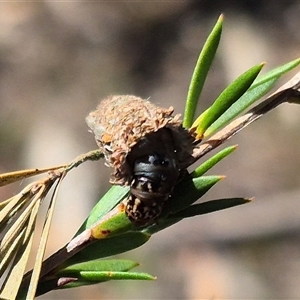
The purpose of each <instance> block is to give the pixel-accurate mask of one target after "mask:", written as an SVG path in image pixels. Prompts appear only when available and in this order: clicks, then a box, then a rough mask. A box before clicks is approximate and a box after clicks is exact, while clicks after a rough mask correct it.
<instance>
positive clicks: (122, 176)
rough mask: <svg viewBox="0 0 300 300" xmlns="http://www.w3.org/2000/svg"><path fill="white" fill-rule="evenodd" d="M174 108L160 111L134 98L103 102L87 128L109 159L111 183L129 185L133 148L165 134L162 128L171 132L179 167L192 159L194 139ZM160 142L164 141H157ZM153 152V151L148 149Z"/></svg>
mask: <svg viewBox="0 0 300 300" xmlns="http://www.w3.org/2000/svg"><path fill="white" fill-rule="evenodd" d="M173 111H174V109H173V107H170V108H168V109H165V108H161V107H157V106H155V105H154V104H152V103H151V102H149V101H147V100H143V99H141V98H139V97H136V96H132V95H112V96H108V97H107V98H105V99H104V100H102V101H101V103H100V104H99V106H98V107H97V109H96V110H95V111H93V112H91V113H90V114H89V115H88V116H87V118H86V122H87V125H88V126H89V127H90V129H91V130H92V132H93V134H94V135H95V139H96V142H97V144H98V146H99V148H100V150H101V151H102V152H103V154H104V155H105V158H106V164H107V165H108V166H110V167H113V168H114V172H113V174H112V177H111V180H110V182H111V183H113V184H121V185H128V184H130V182H129V181H130V177H131V170H130V166H129V164H128V162H127V160H126V157H127V155H128V154H129V153H130V152H131V151H132V149H133V147H134V146H135V145H136V144H137V143H138V142H139V141H140V140H141V139H143V138H147V135H150V134H152V133H154V132H157V134H163V132H164V130H162V131H161V133H159V132H160V129H162V128H168V129H170V131H171V135H172V139H173V141H174V144H175V148H176V150H175V151H176V156H177V161H178V166H179V168H180V165H181V164H182V163H183V162H184V161H185V160H186V159H188V158H189V157H190V155H191V154H192V150H193V147H194V146H193V142H194V136H193V134H192V133H191V132H190V131H188V130H186V129H184V128H183V127H182V121H181V120H180V115H175V116H173V115H172V114H173ZM158 140H161V141H163V140H164V138H163V137H162V138H161V139H160V138H159V137H158ZM149 150H151V149H149Z"/></svg>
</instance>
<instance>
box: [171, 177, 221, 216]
mask: <svg viewBox="0 0 300 300" xmlns="http://www.w3.org/2000/svg"><path fill="white" fill-rule="evenodd" d="M222 178H224V177H223V176H202V177H197V178H192V177H190V176H189V177H188V178H187V179H185V180H183V181H182V182H180V183H179V184H178V185H177V186H176V188H175V190H174V193H173V195H172V199H171V204H170V205H171V213H175V212H177V211H180V210H182V209H184V208H186V207H188V206H189V205H191V204H192V203H194V202H195V201H197V200H198V199H199V198H201V197H202V196H203V195H204V194H205V193H206V192H207V191H208V190H209V189H210V188H212V187H213V186H214V185H215V184H216V183H217V182H219V181H220V180H221V179H222Z"/></svg>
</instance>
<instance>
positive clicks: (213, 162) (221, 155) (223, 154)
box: [191, 145, 237, 178]
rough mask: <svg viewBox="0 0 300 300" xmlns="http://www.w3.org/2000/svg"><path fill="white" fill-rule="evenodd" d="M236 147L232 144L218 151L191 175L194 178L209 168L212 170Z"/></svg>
mask: <svg viewBox="0 0 300 300" xmlns="http://www.w3.org/2000/svg"><path fill="white" fill-rule="evenodd" d="M236 148H237V145H236V146H230V147H227V148H225V149H223V150H221V151H220V152H218V153H217V154H215V155H214V156H212V157H211V158H209V159H208V160H206V161H205V162H204V163H202V164H201V165H200V166H199V167H197V168H196V169H195V170H194V171H193V172H192V173H191V176H192V177H194V178H196V177H200V176H202V175H203V174H205V173H206V172H207V171H208V170H210V169H211V168H212V167H213V166H215V165H216V164H217V163H218V162H219V161H221V160H222V159H223V158H225V157H226V156H227V155H229V154H230V153H232V152H233V151H234V150H236Z"/></svg>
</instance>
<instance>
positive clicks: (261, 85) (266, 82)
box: [205, 59, 300, 137]
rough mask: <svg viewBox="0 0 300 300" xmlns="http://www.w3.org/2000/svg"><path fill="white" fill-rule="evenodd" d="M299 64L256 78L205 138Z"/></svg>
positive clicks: (261, 95) (294, 63) (209, 129)
mask: <svg viewBox="0 0 300 300" xmlns="http://www.w3.org/2000/svg"><path fill="white" fill-rule="evenodd" d="M299 64H300V59H296V60H294V61H292V62H289V63H287V64H284V65H282V66H280V67H277V68H276V69H274V70H271V71H269V72H268V73H266V74H264V75H261V76H259V77H257V78H256V79H255V81H254V82H253V84H252V85H251V87H250V88H249V90H248V91H247V92H246V93H245V94H244V95H243V96H242V97H241V98H240V99H239V100H238V101H236V102H235V103H234V104H233V105H232V106H231V107H230V108H229V109H228V110H227V111H226V112H225V113H224V114H223V115H222V116H221V117H220V118H219V119H218V120H217V121H216V122H214V123H213V124H212V125H211V126H210V127H209V128H208V129H207V130H206V132H205V136H206V137H207V136H210V135H211V134H213V133H215V132H216V131H217V130H219V129H220V128H222V127H223V126H225V125H226V124H228V123H229V122H230V121H231V120H233V119H234V118H235V117H236V116H238V115H239V114H240V113H242V112H243V111H245V110H246V109H247V108H248V107H249V106H250V105H252V104H253V103H254V102H255V101H257V100H258V99H260V98H261V97H263V96H264V95H265V94H266V93H268V92H269V91H270V90H271V88H272V87H273V86H274V84H275V83H276V82H277V81H278V79H279V78H280V77H281V76H282V75H283V74H285V73H286V72H288V71H290V70H292V69H293V68H295V67H296V66H298V65H299Z"/></svg>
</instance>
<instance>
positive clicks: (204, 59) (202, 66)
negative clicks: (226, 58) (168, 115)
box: [183, 15, 223, 128]
mask: <svg viewBox="0 0 300 300" xmlns="http://www.w3.org/2000/svg"><path fill="white" fill-rule="evenodd" d="M222 25H223V15H221V16H220V17H219V19H218V21H217V23H216V25H215V26H214V28H213V30H212V32H211V33H210V35H209V36H208V38H207V40H206V42H205V44H204V46H203V48H202V50H201V53H200V55H199V58H198V61H197V64H196V66H195V69H194V73H193V75H192V79H191V82H190V86H189V90H188V95H187V100H186V106H185V110H184V116H183V126H184V127H185V128H189V127H191V125H192V123H193V119H194V115H195V111H196V108H197V103H198V99H199V97H200V94H201V91H202V88H203V85H204V82H205V79H206V77H207V73H208V71H209V69H210V66H211V64H212V61H213V59H214V57H215V54H216V51H217V48H218V45H219V41H220V38H221V33H222Z"/></svg>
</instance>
